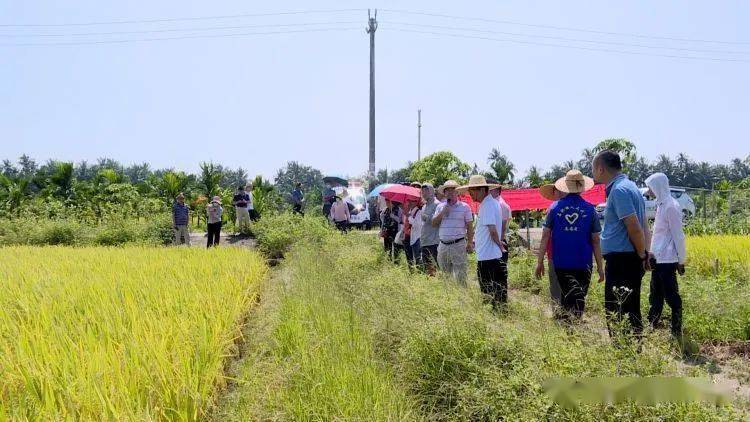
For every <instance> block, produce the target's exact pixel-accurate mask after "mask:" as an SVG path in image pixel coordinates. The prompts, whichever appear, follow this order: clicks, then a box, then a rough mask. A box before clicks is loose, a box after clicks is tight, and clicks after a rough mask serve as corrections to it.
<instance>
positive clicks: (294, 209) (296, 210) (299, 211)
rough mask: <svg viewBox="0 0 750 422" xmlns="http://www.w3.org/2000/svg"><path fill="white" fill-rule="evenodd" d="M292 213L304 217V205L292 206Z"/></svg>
mask: <svg viewBox="0 0 750 422" xmlns="http://www.w3.org/2000/svg"><path fill="white" fill-rule="evenodd" d="M292 212H293V213H295V214H299V215H302V216H304V215H305V213H304V212H303V211H302V204H294V205H292Z"/></svg>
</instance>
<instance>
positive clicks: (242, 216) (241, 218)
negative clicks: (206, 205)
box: [232, 185, 250, 233]
mask: <svg viewBox="0 0 750 422" xmlns="http://www.w3.org/2000/svg"><path fill="white" fill-rule="evenodd" d="M249 202H250V195H248V194H247V192H245V187H244V186H242V185H240V186H238V187H237V193H236V194H235V195H234V198H232V203H233V204H234V209H235V212H236V213H237V231H239V232H240V233H242V232H243V231H246V230H248V229H249V228H250V213H249V211H248V209H247V204H248V203H249Z"/></svg>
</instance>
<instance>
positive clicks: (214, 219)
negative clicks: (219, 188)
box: [206, 196, 224, 248]
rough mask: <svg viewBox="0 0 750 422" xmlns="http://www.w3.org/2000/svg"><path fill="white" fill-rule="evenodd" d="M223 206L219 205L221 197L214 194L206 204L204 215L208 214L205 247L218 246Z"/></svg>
mask: <svg viewBox="0 0 750 422" xmlns="http://www.w3.org/2000/svg"><path fill="white" fill-rule="evenodd" d="M223 212H224V208H222V207H221V197H220V196H214V197H213V199H211V203H209V204H208V205H207V206H206V215H207V216H208V225H207V231H208V233H207V237H208V240H207V241H206V247H207V248H210V247H211V246H219V238H220V237H221V215H222V213H223Z"/></svg>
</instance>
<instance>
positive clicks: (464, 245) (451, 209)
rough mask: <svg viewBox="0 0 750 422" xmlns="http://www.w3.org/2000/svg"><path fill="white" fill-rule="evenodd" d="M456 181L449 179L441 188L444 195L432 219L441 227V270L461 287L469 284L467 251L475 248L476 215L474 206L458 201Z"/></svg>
mask: <svg viewBox="0 0 750 422" xmlns="http://www.w3.org/2000/svg"><path fill="white" fill-rule="evenodd" d="M458 187H459V185H458V183H457V182H456V181H454V180H448V181H447V182H445V184H444V185H443V186H441V187H440V189H438V190H439V191H440V192H442V194H443V195H445V202H442V203H440V204H439V205H438V206H437V208H436V210H435V216H434V217H433V218H432V225H433V226H434V227H439V230H438V237H439V238H440V244H439V245H438V265H439V266H440V270H441V271H443V272H444V273H446V274H448V275H450V276H451V277H453V279H455V280H456V281H457V282H458V283H459V284H460V285H461V286H463V287H466V275H467V274H466V272H467V270H468V261H467V256H466V254H467V253H471V252H473V251H474V226H473V221H474V216H473V215H472V214H471V208H469V206H468V205H466V204H465V203H463V202H461V201H459V200H458V192H456V188H458Z"/></svg>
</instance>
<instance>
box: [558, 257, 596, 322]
mask: <svg viewBox="0 0 750 422" xmlns="http://www.w3.org/2000/svg"><path fill="white" fill-rule="evenodd" d="M555 275H556V276H557V280H558V283H560V305H562V308H563V310H564V311H565V315H563V318H565V319H568V318H570V317H571V316H573V317H576V318H581V316H583V310H584V308H585V307H586V295H587V294H588V292H589V285H590V284H591V269H584V270H566V269H561V268H555Z"/></svg>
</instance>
